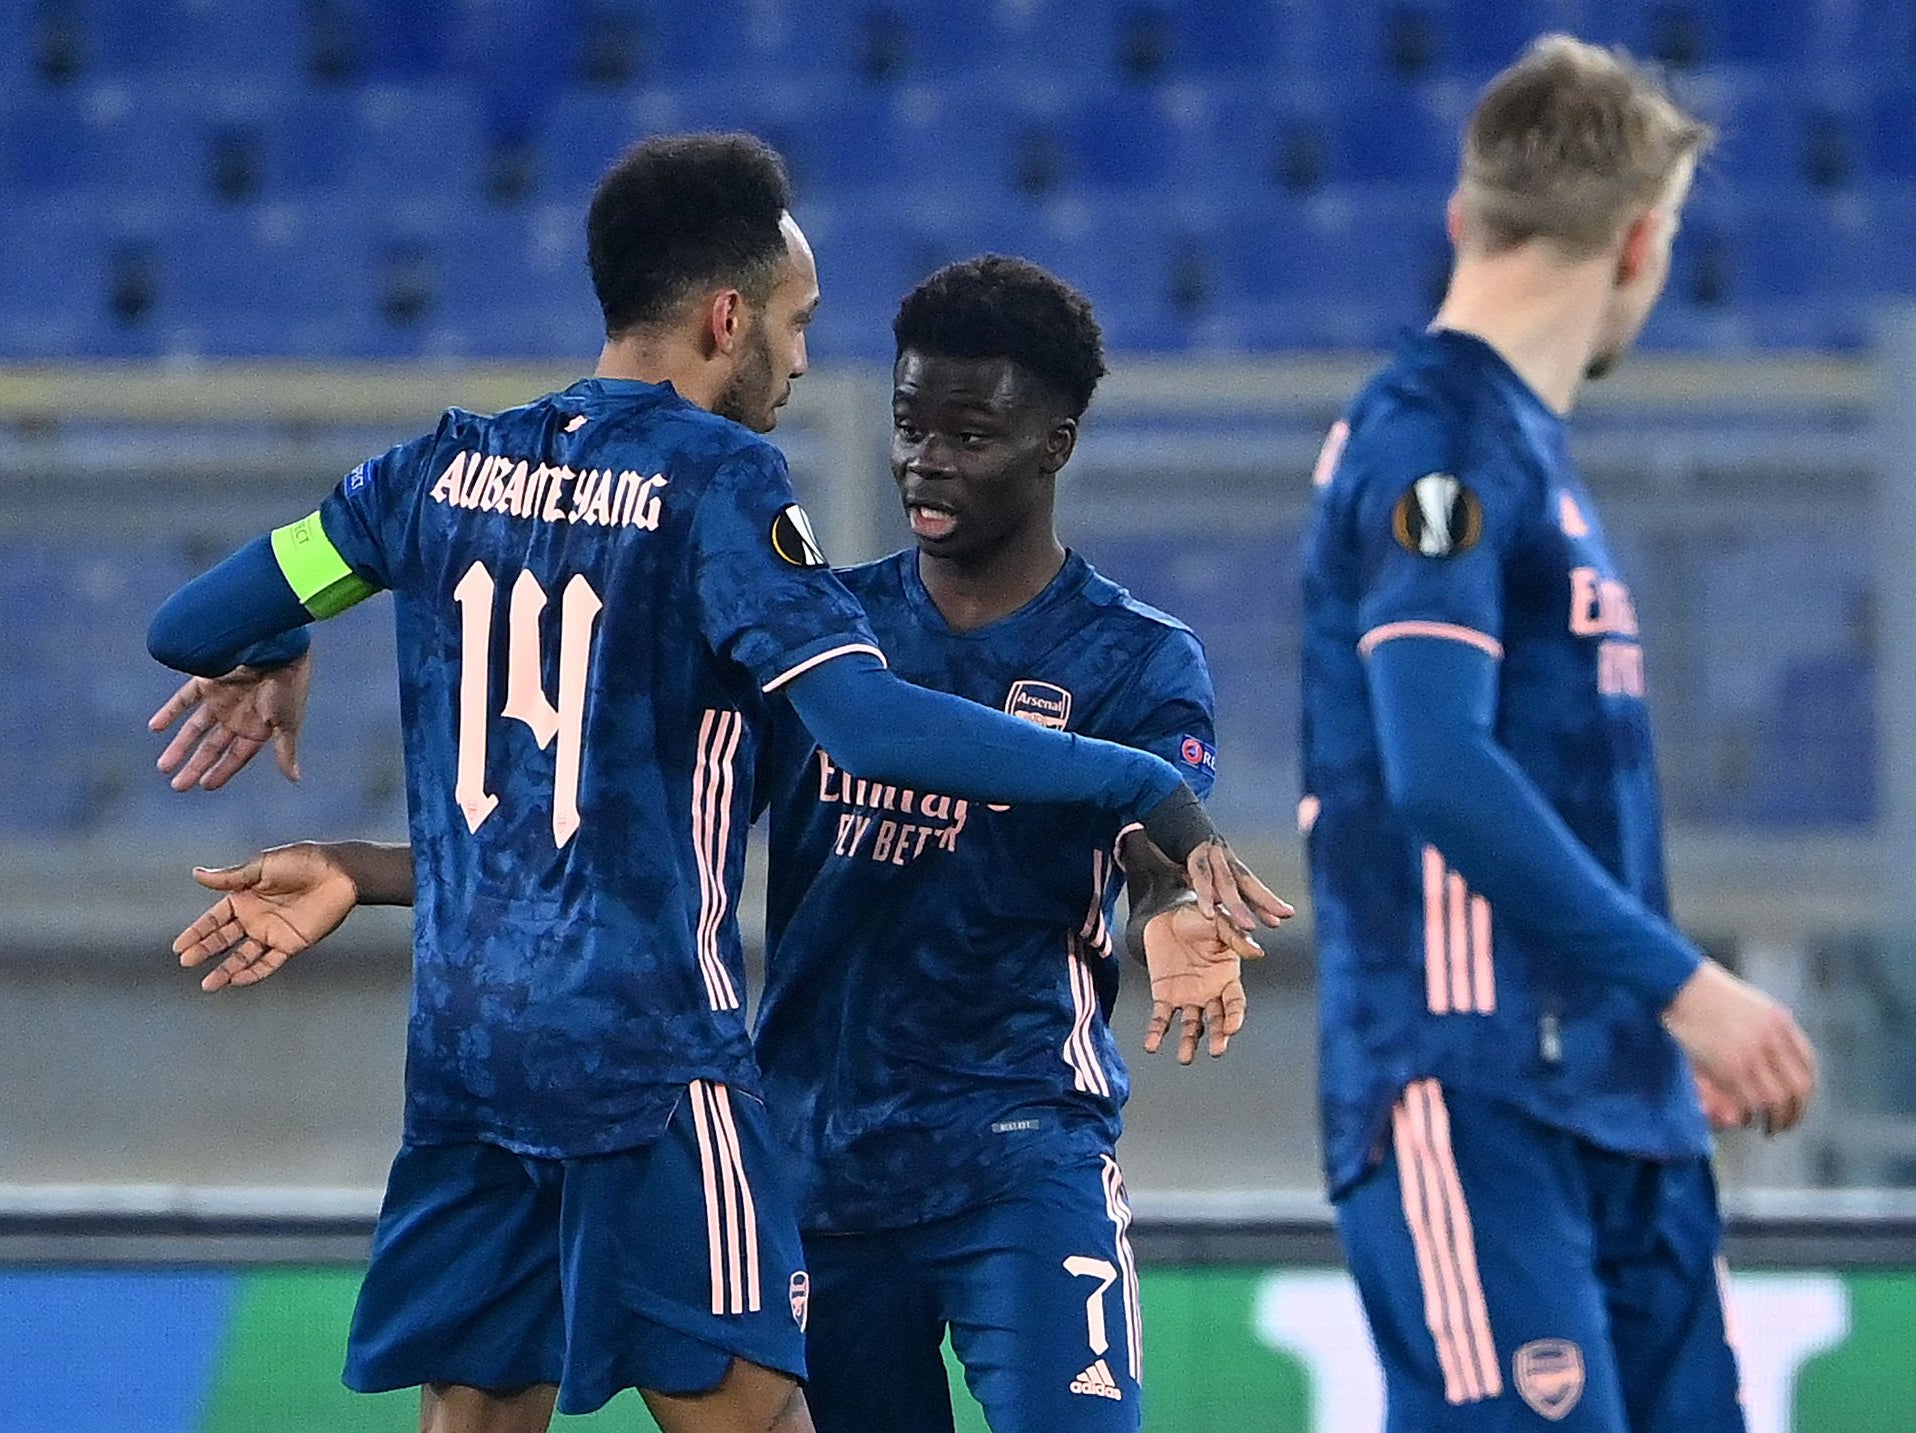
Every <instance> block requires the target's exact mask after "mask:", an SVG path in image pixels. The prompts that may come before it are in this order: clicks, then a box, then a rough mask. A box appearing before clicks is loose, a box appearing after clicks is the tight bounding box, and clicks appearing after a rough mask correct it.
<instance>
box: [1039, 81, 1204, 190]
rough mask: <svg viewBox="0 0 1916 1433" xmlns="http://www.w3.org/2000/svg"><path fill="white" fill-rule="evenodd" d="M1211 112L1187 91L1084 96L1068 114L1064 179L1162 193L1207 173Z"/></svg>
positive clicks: (1086, 184) (1157, 90) (1069, 181)
mask: <svg viewBox="0 0 1916 1433" xmlns="http://www.w3.org/2000/svg"><path fill="white" fill-rule="evenodd" d="M1209 119H1210V112H1209V110H1208V108H1207V107H1206V106H1205V105H1204V104H1203V103H1202V102H1201V101H1200V100H1199V99H1198V98H1197V97H1196V96H1193V95H1191V94H1189V93H1188V92H1183V91H1178V90H1168V91H1167V90H1162V89H1155V90H1119V91H1116V92H1114V93H1107V94H1087V95H1083V96H1081V97H1080V98H1079V99H1078V100H1077V101H1076V102H1075V103H1073V104H1072V106H1071V107H1070V109H1069V110H1068V111H1067V112H1066V113H1065V115H1064V118H1063V121H1062V124H1061V129H1062V131H1063V138H1064V159H1065V166H1066V167H1065V180H1066V183H1067V184H1069V185H1078V186H1092V187H1100V188H1113V189H1116V188H1126V187H1129V188H1133V189H1147V188H1148V189H1162V188H1164V187H1165V186H1166V185H1169V184H1174V183H1175V184H1179V185H1182V184H1185V183H1187V182H1188V177H1189V176H1190V175H1192V174H1193V173H1194V172H1195V173H1202V172H1204V163H1205V159H1206V141H1207V140H1208V139H1209V137H1210V130H1209V126H1208V124H1207V121H1208V120H1209Z"/></svg>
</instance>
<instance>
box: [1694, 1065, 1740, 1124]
mask: <svg viewBox="0 0 1916 1433" xmlns="http://www.w3.org/2000/svg"><path fill="white" fill-rule="evenodd" d="M1692 1073H1693V1074H1695V1076H1696V1097H1697V1100H1698V1102H1699V1103H1701V1104H1702V1106H1703V1118H1705V1119H1706V1120H1708V1121H1709V1122H1710V1128H1711V1129H1714V1130H1725V1129H1741V1128H1742V1127H1743V1126H1745V1125H1747V1124H1748V1123H1749V1122H1750V1112H1749V1111H1748V1110H1746V1109H1744V1108H1743V1107H1742V1106H1741V1105H1739V1104H1738V1103H1737V1102H1736V1101H1735V1100H1733V1099H1731V1098H1730V1097H1729V1096H1728V1095H1726V1094H1724V1093H1723V1090H1722V1088H1721V1087H1720V1086H1718V1084H1717V1082H1716V1081H1715V1080H1712V1079H1711V1078H1710V1077H1709V1076H1708V1075H1706V1074H1704V1073H1703V1072H1702V1071H1700V1070H1697V1071H1692Z"/></svg>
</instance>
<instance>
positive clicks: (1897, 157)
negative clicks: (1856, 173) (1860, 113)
mask: <svg viewBox="0 0 1916 1433" xmlns="http://www.w3.org/2000/svg"><path fill="white" fill-rule="evenodd" d="M1865 133H1866V134H1867V136H1868V143H1867V146H1866V148H1865V157H1866V165H1867V168H1868V170H1869V173H1870V174H1871V175H1872V176H1873V177H1876V178H1881V179H1893V180H1909V179H1916V85H1912V84H1910V83H1908V82H1907V81H1905V82H1904V83H1901V84H1895V85H1890V86H1886V87H1885V88H1884V89H1882V90H1880V91H1878V92H1877V94H1876V95H1874V96H1873V97H1872V99H1871V101H1870V104H1869V110H1868V124H1867V127H1866V129H1865Z"/></svg>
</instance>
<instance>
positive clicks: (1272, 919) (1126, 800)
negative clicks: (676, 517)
mask: <svg viewBox="0 0 1916 1433" xmlns="http://www.w3.org/2000/svg"><path fill="white" fill-rule="evenodd" d="M786 691H787V692H788V693H789V695H790V698H791V703H792V709H793V710H794V711H795V712H797V713H798V717H799V720H801V721H803V722H804V723H805V725H806V727H807V728H808V729H809V730H810V731H811V733H812V736H813V737H814V738H815V739H816V740H817V742H818V744H819V745H820V746H822V747H823V748H824V749H825V750H827V751H829V752H831V754H832V759H833V760H834V761H838V762H842V763H843V764H844V765H845V767H847V768H848V769H849V770H853V771H856V772H858V773H859V775H861V776H863V777H866V778H868V779H870V780H874V781H882V782H886V783H888V784H894V783H895V784H897V785H911V786H923V787H931V788H933V789H936V790H939V791H945V792H949V793H950V794H951V795H954V796H962V797H965V798H966V799H968V800H975V801H1001V802H1018V803H1030V804H1039V803H1052V804H1057V805H1084V806H1095V807H1097V808H1099V809H1100V810H1105V811H1112V812H1115V813H1117V814H1118V815H1119V816H1120V817H1121V818H1123V819H1124V820H1127V821H1130V820H1136V821H1138V822H1139V823H1140V824H1141V825H1142V826H1143V828H1144V833H1145V835H1146V836H1148V837H1150V839H1151V840H1152V841H1153V842H1155V843H1156V844H1157V845H1158V846H1159V847H1160V848H1161V849H1162V850H1163V851H1164V852H1165V853H1166V854H1167V855H1169V856H1171V857H1172V858H1173V859H1174V860H1175V861H1177V862H1179V863H1181V864H1182V865H1183V866H1184V867H1185V869H1186V871H1187V873H1188V874H1189V877H1190V882H1191V885H1192V888H1193V889H1194V890H1195V891H1196V892H1197V894H1198V902H1199V908H1200V910H1202V911H1203V913H1204V914H1205V915H1206V916H1207V917H1208V916H1210V915H1212V914H1214V913H1215V912H1217V911H1219V910H1222V911H1223V912H1224V914H1225V916H1226V918H1227V919H1228V920H1230V922H1231V923H1232V924H1234V925H1236V926H1237V927H1238V929H1240V930H1244V931H1248V930H1251V929H1252V928H1253V926H1254V925H1255V924H1256V922H1257V921H1262V922H1264V923H1265V924H1266V925H1276V924H1277V922H1278V921H1280V920H1282V919H1283V918H1284V916H1285V915H1287V914H1289V908H1288V907H1286V906H1285V905H1284V903H1283V902H1282V901H1280V900H1278V899H1277V897H1276V896H1274V895H1272V894H1271V892H1270V891H1269V890H1268V889H1266V888H1265V886H1264V884H1263V883H1262V882H1261V881H1259V880H1258V879H1257V877H1256V876H1254V875H1252V874H1251V873H1250V872H1249V871H1248V870H1246V869H1245V867H1244V864H1243V862H1241V861H1239V860H1238V859H1237V858H1236V856H1234V855H1233V854H1232V853H1231V849H1230V847H1229V845H1227V844H1226V842H1225V840H1224V838H1223V837H1222V836H1220V835H1219V834H1218V832H1217V830H1216V828H1215V827H1213V826H1212V825H1211V820H1210V817H1209V816H1208V815H1206V814H1205V811H1204V806H1203V804H1202V803H1201V802H1200V801H1199V800H1198V799H1197V796H1196V794H1195V793H1193V792H1192V790H1191V789H1190V787H1188V786H1186V785H1185V784H1184V780H1183V778H1182V777H1180V776H1179V775H1178V773H1177V770H1176V768H1174V767H1173V766H1172V765H1171V764H1170V763H1169V762H1167V761H1164V760H1163V759H1162V758H1160V757H1156V756H1153V755H1152V754H1151V753H1149V752H1145V751H1134V750H1132V749H1131V748H1130V747H1127V746H1119V745H1117V744H1116V743H1115V742H1108V741H1097V740H1094V739H1092V738H1089V737H1082V736H1076V735H1073V734H1071V733H1069V732H1060V731H1050V730H1047V729H1045V728H1043V727H1040V726H1037V725H1035V724H1033V723H1031V722H1026V721H1020V720H1018V719H1017V718H1015V717H1008V716H1006V715H1004V714H1003V713H1002V712H995V711H992V710H990V709H989V708H987V707H982V706H980V705H978V704H977V703H976V702H970V701H966V700H965V699H964V698H962V697H954V696H950V695H947V694H946V693H944V692H934V691H930V690H927V689H926V688H924V687H916V686H913V685H911V683H909V682H905V681H901V680H900V679H899V678H897V677H895V676H893V675H892V674H891V673H890V672H888V671H886V670H885V667H884V664H883V663H882V662H880V661H879V660H878V658H877V657H875V656H869V655H866V654H864V653H852V654H850V655H846V656H841V657H837V658H835V659H833V660H832V661H829V662H823V663H821V664H819V665H818V666H816V667H813V668H812V669H811V670H809V671H807V672H805V673H803V674H802V675H800V676H798V677H797V678H795V679H794V680H793V681H792V682H791V683H790V684H789V686H788V687H787V688H786Z"/></svg>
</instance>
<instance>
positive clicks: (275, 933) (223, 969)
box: [173, 842, 359, 990]
mask: <svg viewBox="0 0 1916 1433" xmlns="http://www.w3.org/2000/svg"><path fill="white" fill-rule="evenodd" d="M193 879H194V880H196V881H198V882H199V883H200V884H201V885H202V886H205V887H206V888H207V889H208V890H214V891H224V892H226V894H225V895H224V896H223V897H221V899H220V900H219V902H218V903H217V904H216V905H214V906H213V908H212V909H211V910H209V911H207V912H206V914H205V915H203V916H201V917H200V918H199V919H198V920H196V921H194V922H193V924H192V925H190V926H188V927H187V928H186V929H185V930H183V931H181V932H180V934H179V937H178V938H177V939H176V940H175V941H174V942H173V951H174V953H175V954H176V955H178V956H179V958H180V964H181V965H183V966H186V967H187V968H188V969H191V968H193V967H194V966H198V965H203V964H205V963H206V962H207V961H209V960H212V959H214V958H215V957H224V958H223V959H221V960H220V963H219V964H218V965H216V966H214V967H213V969H212V970H210V971H208V972H207V975H206V978H205V979H204V980H202V981H200V989H202V990H220V989H223V988H224V987H226V986H228V985H256V984H258V983H259V982H260V981H262V980H264V979H266V977H267V976H269V975H271V974H272V973H273V972H274V971H276V970H278V969H279V968H280V967H281V966H282V965H284V964H286V962H287V961H288V960H290V959H292V958H293V957H294V956H295V955H298V954H299V953H300V952H301V951H302V950H305V949H306V948H307V947H308V946H311V945H315V944H317V943H318V942H319V941H321V940H324V939H325V938H326V937H327V936H328V935H330V934H332V933H333V931H335V930H337V929H338V928H339V926H340V923H341V922H342V921H344V920H345V919H346V917H347V916H348V915H349V914H351V913H352V909H353V906H354V904H355V903H356V902H357V900H358V898H359V892H358V889H357V887H355V885H354V884H353V880H352V878H351V877H350V876H349V875H347V874H346V872H345V871H344V870H342V869H341V868H340V866H339V863H338V862H337V861H336V860H335V859H334V858H333V857H332V856H331V855H330V854H329V853H328V852H327V851H326V850H325V849H324V848H322V847H320V846H315V845H313V844H312V843H310V842H301V843H299V844H297V845H293V846H276V847H274V848H273V849H272V850H270V851H262V852H260V854H259V855H257V856H255V857H253V859H252V860H250V861H247V862H246V863H244V864H243V865H238V866H227V867H224V868H222V869H219V870H208V869H207V868H205V867H203V866H202V867H197V868H195V869H194V872H193Z"/></svg>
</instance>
